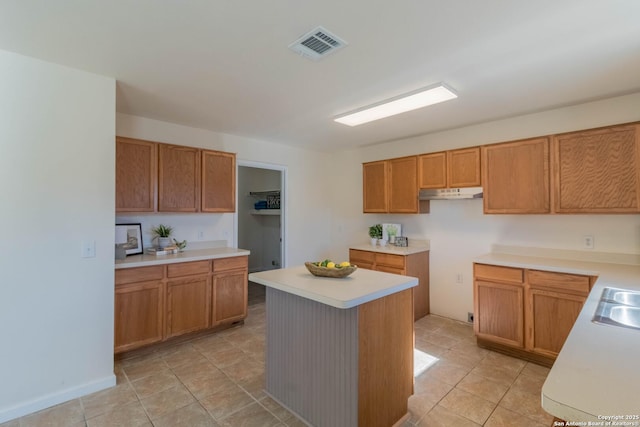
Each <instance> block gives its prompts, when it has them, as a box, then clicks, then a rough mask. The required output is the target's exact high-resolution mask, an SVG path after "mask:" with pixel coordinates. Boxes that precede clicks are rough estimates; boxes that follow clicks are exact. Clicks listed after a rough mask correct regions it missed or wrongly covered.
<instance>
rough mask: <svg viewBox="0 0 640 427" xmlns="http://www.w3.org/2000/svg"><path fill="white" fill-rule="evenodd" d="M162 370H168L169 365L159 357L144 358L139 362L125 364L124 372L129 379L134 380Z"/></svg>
mask: <svg viewBox="0 0 640 427" xmlns="http://www.w3.org/2000/svg"><path fill="white" fill-rule="evenodd" d="M163 370H169V365H167V364H166V363H165V361H164V360H162V358H160V357H155V358H153V359H145V360H143V361H140V362H139V363H135V364H132V365H125V366H124V372H125V374H126V375H127V378H129V381H135V380H138V379H140V378H144V377H146V376H148V375H153V374H157V373H159V372H161V371H163Z"/></svg>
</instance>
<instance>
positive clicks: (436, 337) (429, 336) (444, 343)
mask: <svg viewBox="0 0 640 427" xmlns="http://www.w3.org/2000/svg"><path fill="white" fill-rule="evenodd" d="M420 339H421V340H424V341H427V342H430V343H431V344H435V345H437V346H439V347H443V348H446V349H447V350H448V349H450V348H451V347H453V346H454V345H456V344H457V343H458V342H459V341H460V339H459V338H453V337H450V336H448V335H444V334H442V333H441V332H440V330H437V331H434V332H428V333H426V334H423V335H421V336H420Z"/></svg>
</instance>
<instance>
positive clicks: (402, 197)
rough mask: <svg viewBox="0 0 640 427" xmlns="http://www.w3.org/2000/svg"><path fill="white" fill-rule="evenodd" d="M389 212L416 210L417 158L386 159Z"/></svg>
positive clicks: (414, 211)
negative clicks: (387, 165) (387, 163)
mask: <svg viewBox="0 0 640 427" xmlns="http://www.w3.org/2000/svg"><path fill="white" fill-rule="evenodd" d="M388 162H389V212H391V213H417V212H418V158H417V157H416V156H411V157H403V158H401V159H392V160H388Z"/></svg>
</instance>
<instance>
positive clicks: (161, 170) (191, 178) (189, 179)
mask: <svg viewBox="0 0 640 427" xmlns="http://www.w3.org/2000/svg"><path fill="white" fill-rule="evenodd" d="M158 146H159V150H158V211H159V212H197V211H198V210H199V207H200V150H198V149H197V148H191V147H184V146H181V145H167V144H158Z"/></svg>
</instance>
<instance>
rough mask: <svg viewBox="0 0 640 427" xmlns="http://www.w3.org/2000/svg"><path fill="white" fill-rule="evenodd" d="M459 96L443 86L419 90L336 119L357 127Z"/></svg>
mask: <svg viewBox="0 0 640 427" xmlns="http://www.w3.org/2000/svg"><path fill="white" fill-rule="evenodd" d="M457 97H458V96H457V95H456V94H455V93H454V92H453V91H452V90H451V89H449V88H447V87H445V86H444V85H442V84H439V85H437V86H430V87H429V88H423V89H419V90H417V91H414V92H410V93H408V94H404V95H400V96H399V97H395V98H392V99H388V100H386V101H383V102H381V103H378V104H375V105H372V106H369V107H365V108H364V109H360V110H357V111H354V112H352V113H348V114H345V115H342V116H339V117H337V118H335V119H334V120H335V121H336V122H338V123H342V124H345V125H347V126H357V125H361V124H364V123H368V122H372V121H375V120H379V119H383V118H385V117H391V116H395V115H396V114H401V113H405V112H407V111H412V110H417V109H419V108H423V107H426V106H429V105H433V104H438V103H440V102H444V101H448V100H450V99H454V98H457Z"/></svg>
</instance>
